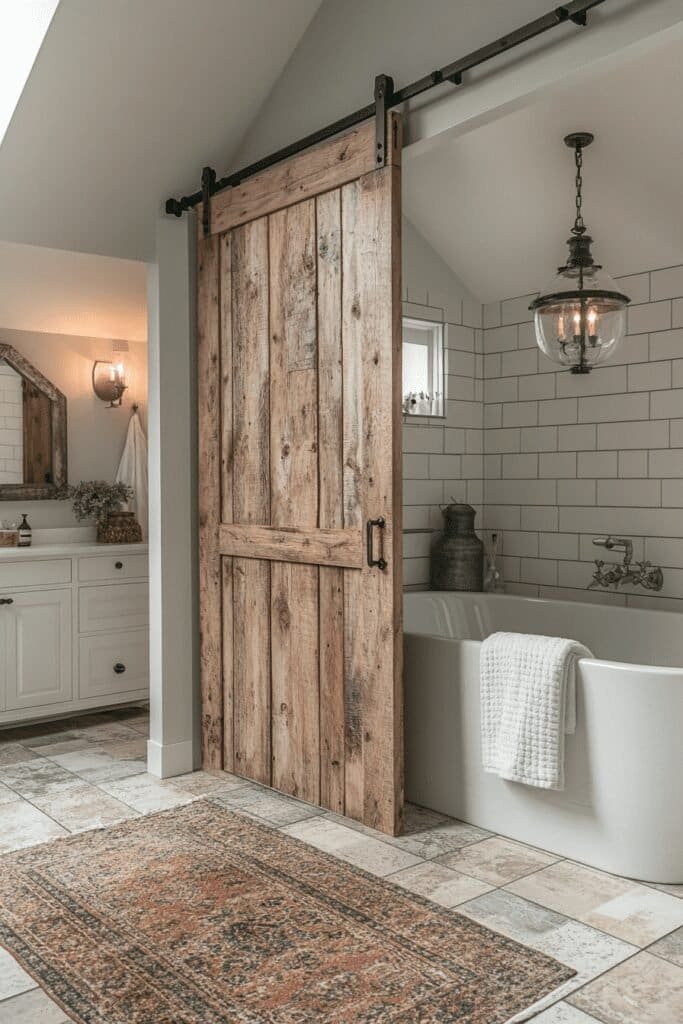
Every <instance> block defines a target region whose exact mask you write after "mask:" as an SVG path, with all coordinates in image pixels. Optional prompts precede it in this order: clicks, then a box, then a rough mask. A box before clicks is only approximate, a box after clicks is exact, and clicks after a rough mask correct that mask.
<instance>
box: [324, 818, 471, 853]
mask: <svg viewBox="0 0 683 1024" xmlns="http://www.w3.org/2000/svg"><path fill="white" fill-rule="evenodd" d="M328 817H329V818H331V819H332V820H333V821H337V822H339V824H340V825H347V826H348V827H349V828H352V829H354V830H355V831H356V832H362V834H363V835H365V836H371V837H372V838H374V839H380V840H381V841H382V842H385V843H390V844H391V846H396V847H398V849H399V850H405V852H406V853H412V854H414V855H415V856H416V857H423V858H424V859H425V860H432V859H433V858H436V857H439V856H442V855H443V854H445V853H453V852H454V851H457V850H462V849H463V847H465V846H470V845H472V844H473V843H480V842H481V841H482V839H488V838H489V837H490V836H491V833H490V832H486V831H485V830H484V829H483V828H477V826H476V825H468V824H467V823H466V822H464V821H456V820H455V819H454V818H446V817H444V816H443V815H439V814H437V812H435V811H427V810H425V809H423V808H415V807H412V808H411V810H410V812H409V814H408V815H407V820H406V823H405V828H404V831H403V834H402V835H400V836H387V835H385V834H384V833H383V832H378V831H377V830H376V829H373V828H368V826H367V825H362V824H361V823H360V822H359V821H353V820H352V819H351V818H345V817H343V816H342V815H341V814H328Z"/></svg>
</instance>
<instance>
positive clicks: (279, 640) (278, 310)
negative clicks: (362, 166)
mask: <svg viewBox="0 0 683 1024" xmlns="http://www.w3.org/2000/svg"><path fill="white" fill-rule="evenodd" d="M269 235H270V438H271V447H270V451H271V466H270V479H271V525H273V526H300V527H316V526H317V525H318V382H317V361H318V344H317V323H316V259H315V243H316V238H315V201H314V200H309V201H307V202H304V203H299V204H298V205H296V206H292V207H289V208H288V209H286V210H281V211H279V212H278V213H275V214H273V215H272V216H271V217H270V220H269ZM271 659H272V664H271V686H272V709H273V711H272V756H273V785H274V786H275V787H276V788H278V789H281V790H282V791H283V792H285V793H291V794H292V795H295V796H301V797H303V799H305V800H310V801H312V802H314V803H318V802H319V800H320V754H319V749H320V748H319V744H320V725H319V713H320V705H319V685H318V680H319V653H318V570H317V567H315V566H307V565H293V564H289V563H285V562H273V563H272V566H271Z"/></svg>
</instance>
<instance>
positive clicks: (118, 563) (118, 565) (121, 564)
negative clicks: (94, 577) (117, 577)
mask: <svg viewBox="0 0 683 1024" xmlns="http://www.w3.org/2000/svg"><path fill="white" fill-rule="evenodd" d="M114 568H115V569H123V562H115V563H114Z"/></svg>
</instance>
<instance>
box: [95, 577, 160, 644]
mask: <svg viewBox="0 0 683 1024" xmlns="http://www.w3.org/2000/svg"><path fill="white" fill-rule="evenodd" d="M148 606H149V587H148V586H147V584H146V583H119V584H118V585H117V584H114V583H112V584H111V585H110V586H108V587H80V588H79V591H78V623H79V630H80V632H81V633H96V632H99V631H100V630H105V629H135V628H137V627H141V626H146V625H147V623H148V621H149V607H148Z"/></svg>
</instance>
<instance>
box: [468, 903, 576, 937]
mask: <svg viewBox="0 0 683 1024" xmlns="http://www.w3.org/2000/svg"><path fill="white" fill-rule="evenodd" d="M458 910H459V911H460V913H462V914H466V915H467V916H468V917H471V918H472V920H474V921H479V923H480V924H483V925H486V927H487V928H491V929H492V930H493V931H494V932H501V934H503V935H507V936H508V938H510V939H515V940H516V941H517V942H521V943H522V944H523V945H526V946H532V945H534V944H535V943H536V942H537V941H538V940H539V938H540V937H541V936H543V935H546V934H547V933H549V932H553V931H557V929H558V928H561V927H562V926H563V925H565V924H566V923H567V920H568V919H567V918H566V917H564V916H563V915H562V914H556V913H555V912H554V911H552V910H547V909H546V908H545V907H539V906H538V905H537V904H535V903H529V902H528V901H527V900H523V899H521V898H520V897H519V896H513V894H512V893H509V892H505V890H504V889H497V890H496V891H494V892H489V893H487V894H486V895H484V896H480V897H479V898H478V899H474V900H472V901H470V902H468V903H465V904H464V905H463V906H460V907H458Z"/></svg>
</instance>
